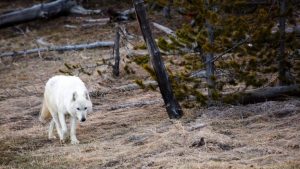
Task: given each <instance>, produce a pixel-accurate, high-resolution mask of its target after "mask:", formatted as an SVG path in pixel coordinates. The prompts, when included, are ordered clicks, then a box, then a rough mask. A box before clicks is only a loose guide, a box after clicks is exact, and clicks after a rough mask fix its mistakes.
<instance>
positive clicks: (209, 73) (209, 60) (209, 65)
mask: <svg viewBox="0 0 300 169" xmlns="http://www.w3.org/2000/svg"><path fill="white" fill-rule="evenodd" d="M207 31H208V40H209V43H210V45H211V46H213V45H214V30H213V26H212V25H211V24H210V23H208V22H207ZM213 60H214V53H213V52H209V53H208V54H207V56H206V61H205V63H206V64H205V66H206V81H207V85H208V97H209V98H210V100H211V99H212V95H213V91H214V90H215V77H214V75H215V65H214V61H213Z"/></svg>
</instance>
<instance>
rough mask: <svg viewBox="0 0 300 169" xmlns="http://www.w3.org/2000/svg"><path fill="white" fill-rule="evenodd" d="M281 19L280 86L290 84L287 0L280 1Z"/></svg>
mask: <svg viewBox="0 0 300 169" xmlns="http://www.w3.org/2000/svg"><path fill="white" fill-rule="evenodd" d="M279 2H280V17H279V34H280V35H279V54H278V58H277V60H278V78H279V85H286V84H288V79H287V65H286V57H285V21H286V18H285V15H286V0H280V1H279Z"/></svg>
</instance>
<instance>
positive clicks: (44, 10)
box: [0, 0, 101, 28]
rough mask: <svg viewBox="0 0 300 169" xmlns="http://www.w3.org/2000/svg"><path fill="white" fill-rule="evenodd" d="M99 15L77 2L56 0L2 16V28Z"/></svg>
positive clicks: (0, 20)
mask: <svg viewBox="0 0 300 169" xmlns="http://www.w3.org/2000/svg"><path fill="white" fill-rule="evenodd" d="M72 13H73V14H81V15H88V14H98V13H101V11H100V10H87V9H84V8H83V7H81V6H79V5H77V3H76V1H75V0H56V1H51V2H49V3H42V4H37V5H34V6H32V7H29V8H25V9H21V10H16V11H12V12H8V13H5V14H2V15H0V28H4V27H8V26H13V25H17V24H20V23H24V22H28V21H32V20H36V19H45V18H46V19H48V18H53V17H56V16H59V15H64V14H72Z"/></svg>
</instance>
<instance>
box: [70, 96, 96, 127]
mask: <svg viewBox="0 0 300 169" xmlns="http://www.w3.org/2000/svg"><path fill="white" fill-rule="evenodd" d="M71 112H72V114H73V116H76V117H77V118H78V120H79V121H81V122H84V121H85V120H86V116H87V113H90V112H92V102H91V100H90V97H89V94H88V92H87V91H86V92H84V93H83V94H78V93H77V92H74V93H73V96H72V101H71Z"/></svg>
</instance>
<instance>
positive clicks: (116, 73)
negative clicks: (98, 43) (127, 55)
mask: <svg viewBox="0 0 300 169" xmlns="http://www.w3.org/2000/svg"><path fill="white" fill-rule="evenodd" d="M119 31H120V28H119V27H117V28H116V38H115V44H114V52H113V53H114V58H115V64H114V66H113V74H114V76H117V77H118V76H119V74H120V71H119V65H120V32H119Z"/></svg>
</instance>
